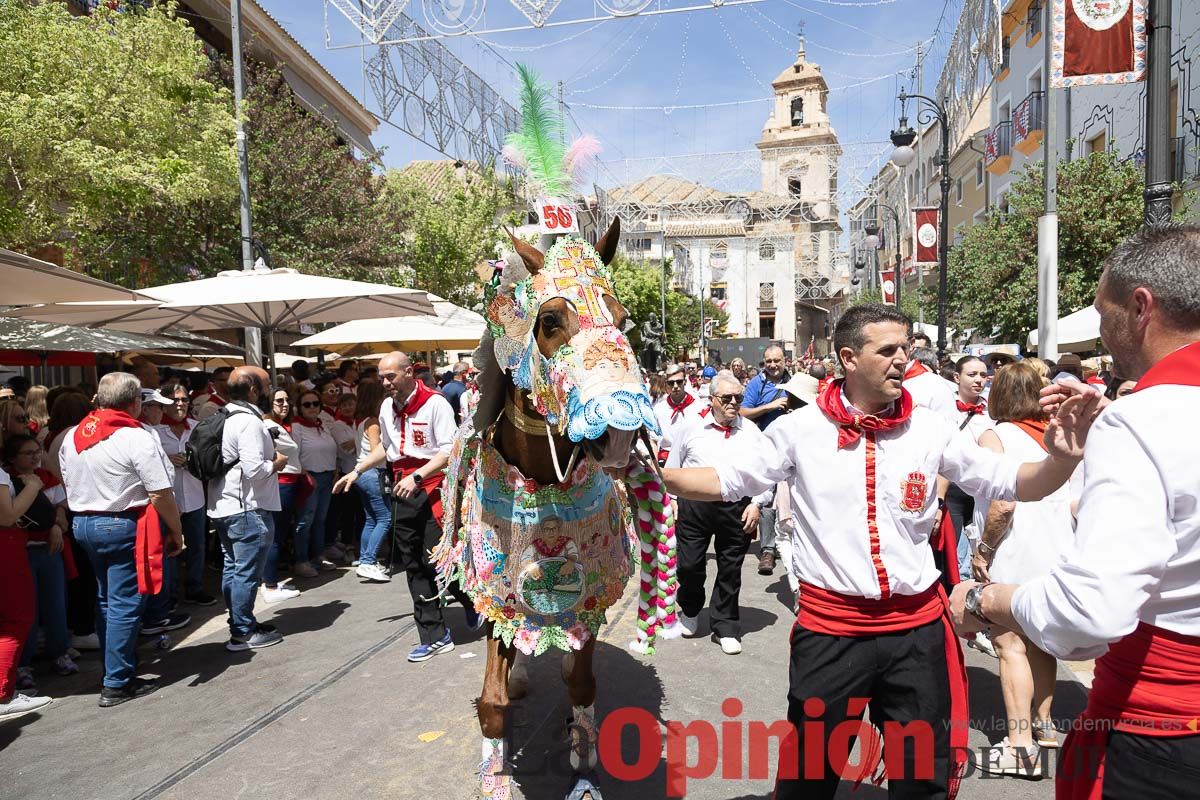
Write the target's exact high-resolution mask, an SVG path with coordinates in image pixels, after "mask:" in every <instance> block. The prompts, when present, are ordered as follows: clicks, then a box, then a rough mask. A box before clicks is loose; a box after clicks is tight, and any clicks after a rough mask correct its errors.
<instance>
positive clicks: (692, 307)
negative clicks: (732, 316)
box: [610, 252, 729, 358]
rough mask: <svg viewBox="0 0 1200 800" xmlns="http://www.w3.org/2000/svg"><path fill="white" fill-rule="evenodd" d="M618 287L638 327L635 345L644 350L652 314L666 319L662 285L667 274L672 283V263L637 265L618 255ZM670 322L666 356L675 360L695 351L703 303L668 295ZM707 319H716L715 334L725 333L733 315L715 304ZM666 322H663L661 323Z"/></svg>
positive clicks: (680, 294) (681, 295) (671, 292)
mask: <svg viewBox="0 0 1200 800" xmlns="http://www.w3.org/2000/svg"><path fill="white" fill-rule="evenodd" d="M610 266H611V268H612V271H613V281H614V282H615V283H616V287H615V288H616V291H617V299H619V300H620V301H621V304H622V305H624V306H625V309H626V310H627V311H629V315H630V318H631V319H632V320H633V321H634V324H635V326H636V327H634V328H633V330H631V331H630V333H629V336H630V340H631V341H632V342H633V345H634V346H635V347H636V348H638V349H639V350H640V349H641V344H642V336H641V330H640V329H641V325H642V323H643V322H645V321H646V320H647V319H648V318H649V317H650V314H654V315H655V316H659V317H661V316H662V302H663V301H662V283H663V272H664V270H665V272H666V274H667V276H668V280H669V276H670V274H671V262H670V260H669V259H668V260H667V262H666V264H661V263H656V262H634V261H631V260H630V259H628V258H627V257H626V256H625V255H624V254H622V253H620V252H618V253H617V257H616V258H615V259H613V263H612V264H611V265H610ZM666 301H667V319H666V322H665V324H664V328H665V329H664V337H665V341H664V343H663V349H664V351H665V352H664V355H665V356H666V357H668V358H675V357H676V355H677V354H678V353H682V352H687V351H690V350H695V349H696V346H697V343H698V342H699V340H700V299H699V298H698V297H695V296H694V295H690V294H686V293H684V292H678V291H675V290H668V291H667V297H666ZM704 312H705V316H706V317H708V318H710V319H716V320H717V324H716V325H715V330H716V331H720V330H722V329H723V328H724V327H725V325H726V324H728V322H729V315H728V314H726V313H725V312H724V311H721V310H720V309H719V308H717V307H716V306H714V305H712V304H711V303H705V305H704ZM661 321H662V320H660V322H661Z"/></svg>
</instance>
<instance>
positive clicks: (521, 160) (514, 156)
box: [500, 144, 529, 169]
mask: <svg viewBox="0 0 1200 800" xmlns="http://www.w3.org/2000/svg"><path fill="white" fill-rule="evenodd" d="M500 155H501V157H502V158H503V159H504V160H505V161H506V162H507V163H508V164H509V165H511V166H514V167H516V168H517V169H525V168H527V167H528V166H529V159H527V158H525V154H524V153H522V152H521V150H520V148H518V147H514V146H513V145H511V144H506V145H504V149H503V150H501V151H500Z"/></svg>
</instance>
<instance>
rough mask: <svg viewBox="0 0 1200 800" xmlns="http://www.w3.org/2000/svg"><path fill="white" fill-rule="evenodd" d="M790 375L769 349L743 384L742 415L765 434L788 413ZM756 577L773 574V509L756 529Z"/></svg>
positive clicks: (779, 353) (775, 349) (777, 351)
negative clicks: (761, 366)
mask: <svg viewBox="0 0 1200 800" xmlns="http://www.w3.org/2000/svg"><path fill="white" fill-rule="evenodd" d="M789 380H791V375H789V374H788V372H787V370H785V369H784V368H783V348H782V347H780V346H779V345H771V346H770V347H768V348H767V349H766V350H764V351H763V368H762V371H761V372H759V373H758V374H757V375H755V376H754V377H753V378H751V379H750V380H749V382H747V383H746V402H745V403H743V404H742V410H741V415H742V416H743V417H745V418H746V419H748V420H752V421H753V422H754V424H755V425H757V426H758V429H759V430H762V431H765V430H767V428H769V427H770V426H771V423H773V422H774V421H775V420H777V419H779V418H780V417H782V416H783V413H784V411H786V410H787V405H788V394H787V393H786V392H785V391H783V384H785V383H787V382H788V381H789ZM758 533H759V537H760V539H759V543H758V548H759V550H758V574H759V575H770V574H771V573H773V572H774V571H775V559H776V552H775V509H774V507H772V506H767V507H765V508H763V513H762V516H761V518H760V522H759V526H758Z"/></svg>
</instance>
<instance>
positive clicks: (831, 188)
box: [829, 169, 838, 197]
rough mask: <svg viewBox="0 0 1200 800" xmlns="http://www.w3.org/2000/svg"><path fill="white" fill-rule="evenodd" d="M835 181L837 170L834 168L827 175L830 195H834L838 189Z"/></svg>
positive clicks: (836, 179)
mask: <svg viewBox="0 0 1200 800" xmlns="http://www.w3.org/2000/svg"><path fill="white" fill-rule="evenodd" d="M837 181H838V174H837V170H836V169H835V170H834V171H833V173H832V174H831V175H830V176H829V196H830V197H835V196H836V195H837V190H838V183H837Z"/></svg>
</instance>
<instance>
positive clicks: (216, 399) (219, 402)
mask: <svg viewBox="0 0 1200 800" xmlns="http://www.w3.org/2000/svg"><path fill="white" fill-rule="evenodd" d="M208 402H210V403H212V404H213V405H215V406H217V407H218V408H219V407H221V406H223V405H226V404H227V403H228V402H229V401H228V400H226V399H225V398H224V397H221V395H219V394H217V393H216V391H215V390H214V391H213V392H212V393H211V394H210V395H209V396H208Z"/></svg>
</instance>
